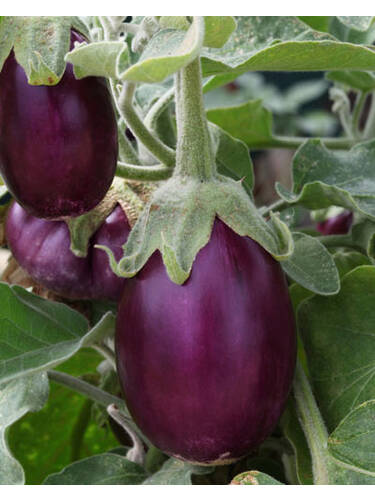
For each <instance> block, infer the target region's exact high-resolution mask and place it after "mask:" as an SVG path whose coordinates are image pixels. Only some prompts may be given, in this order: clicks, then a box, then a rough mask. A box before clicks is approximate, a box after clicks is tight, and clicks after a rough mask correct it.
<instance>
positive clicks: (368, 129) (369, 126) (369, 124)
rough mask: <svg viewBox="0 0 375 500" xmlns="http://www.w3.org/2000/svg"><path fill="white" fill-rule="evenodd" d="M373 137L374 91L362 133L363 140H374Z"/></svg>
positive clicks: (374, 129) (374, 120) (374, 124)
mask: <svg viewBox="0 0 375 500" xmlns="http://www.w3.org/2000/svg"><path fill="white" fill-rule="evenodd" d="M374 137H375V91H374V92H372V93H371V106H370V110H369V114H368V117H367V121H366V125H365V130H364V132H363V138H364V139H374Z"/></svg>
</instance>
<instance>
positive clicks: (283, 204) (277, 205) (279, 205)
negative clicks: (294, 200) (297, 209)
mask: <svg viewBox="0 0 375 500" xmlns="http://www.w3.org/2000/svg"><path fill="white" fill-rule="evenodd" d="M289 206H290V204H289V203H288V202H287V201H285V200H282V199H280V200H277V201H275V202H274V203H272V204H271V205H268V207H261V208H260V209H259V212H260V214H261V215H264V216H267V215H269V214H270V213H271V212H281V210H284V209H285V208H288V207H289Z"/></svg>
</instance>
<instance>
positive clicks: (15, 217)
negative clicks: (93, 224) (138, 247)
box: [5, 202, 130, 301]
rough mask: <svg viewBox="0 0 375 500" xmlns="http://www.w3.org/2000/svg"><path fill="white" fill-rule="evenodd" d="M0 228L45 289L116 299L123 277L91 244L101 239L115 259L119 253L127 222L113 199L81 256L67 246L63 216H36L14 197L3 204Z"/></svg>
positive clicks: (66, 294)
mask: <svg viewBox="0 0 375 500" xmlns="http://www.w3.org/2000/svg"><path fill="white" fill-rule="evenodd" d="M5 232H6V238H7V241H8V245H9V247H10V249H11V250H12V253H13V256H14V258H15V259H16V260H17V262H18V263H19V265H20V266H21V267H22V268H23V269H25V270H26V271H27V272H28V273H29V274H30V276H31V277H32V278H33V279H34V280H35V281H36V282H37V283H40V284H41V285H43V286H45V287H46V288H48V289H49V290H52V291H53V292H55V293H58V294H60V295H62V296H64V297H68V298H74V299H96V300H112V301H118V300H119V299H120V296H121V293H122V290H123V287H124V282H125V280H124V278H119V277H118V276H116V275H115V274H114V273H113V272H112V270H111V268H110V266H109V262H108V258H107V256H106V254H105V252H103V250H99V249H96V248H94V245H96V244H98V245H106V246H108V247H109V248H110V249H111V250H112V251H113V253H114V255H115V256H116V258H117V259H120V257H121V256H122V254H123V250H122V245H123V244H124V243H125V242H126V240H127V237H128V234H129V232H130V226H129V223H128V219H127V217H126V215H125V213H124V211H123V210H122V208H121V207H120V206H119V205H117V206H116V207H115V209H114V210H113V212H112V213H111V214H110V215H109V216H108V217H107V218H106V220H105V221H104V222H103V224H102V225H101V226H100V228H99V229H98V230H97V231H96V233H95V234H94V235H93V236H92V238H91V241H90V247H89V251H88V255H87V257H84V258H80V257H76V256H75V255H74V254H73V253H72V252H71V250H70V248H69V247H70V235H69V230H68V227H67V225H66V224H65V222H63V221H49V220H45V219H37V218H36V217H34V216H33V215H30V214H28V213H27V212H26V210H24V209H23V208H22V207H21V206H20V205H19V204H18V203H16V202H14V203H13V204H12V206H11V207H10V209H9V212H8V215H7V220H6V227H5Z"/></svg>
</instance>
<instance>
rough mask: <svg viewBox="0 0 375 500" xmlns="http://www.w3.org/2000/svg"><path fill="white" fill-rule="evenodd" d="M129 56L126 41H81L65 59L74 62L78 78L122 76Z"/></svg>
mask: <svg viewBox="0 0 375 500" xmlns="http://www.w3.org/2000/svg"><path fill="white" fill-rule="evenodd" d="M128 58H129V53H128V46H127V45H126V44H125V43H124V42H93V43H90V44H87V43H81V44H80V45H78V46H77V47H75V48H74V49H73V50H72V51H71V52H68V54H66V56H65V60H66V61H67V62H70V63H72V64H73V66H74V75H75V76H76V78H85V77H86V76H104V77H107V78H115V79H117V78H120V75H121V74H122V73H123V71H124V70H125V68H126V66H127V64H128Z"/></svg>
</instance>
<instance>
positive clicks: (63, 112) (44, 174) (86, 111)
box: [0, 31, 118, 219]
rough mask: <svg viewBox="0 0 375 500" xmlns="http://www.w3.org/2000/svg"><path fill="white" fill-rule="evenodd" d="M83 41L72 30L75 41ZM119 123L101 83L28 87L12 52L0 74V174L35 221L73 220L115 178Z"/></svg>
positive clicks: (69, 75)
mask: <svg viewBox="0 0 375 500" xmlns="http://www.w3.org/2000/svg"><path fill="white" fill-rule="evenodd" d="M76 41H78V42H82V41H84V38H83V36H82V35H80V34H78V33H77V32H75V31H72V32H71V48H73V46H74V42H76ZM117 154H118V140H117V123H116V116H115V112H114V108H113V104H112V97H111V94H110V91H109V89H108V85H107V82H106V80H105V79H104V78H98V77H87V78H83V79H81V80H77V79H76V78H75V76H74V73H73V66H72V65H71V64H70V63H68V64H67V65H66V70H65V73H64V75H63V77H62V79H61V80H60V82H59V83H58V84H57V85H54V86H46V85H40V86H35V85H29V84H28V83H27V77H26V74H25V72H24V70H23V68H22V67H21V66H20V65H19V64H18V63H17V61H16V59H15V56H14V53H13V51H12V52H11V54H10V55H9V56H8V58H7V59H6V61H5V63H4V66H3V68H2V70H1V72H0V173H1V175H2V177H3V179H4V181H5V183H6V185H7V187H8V189H9V191H11V193H12V195H13V196H14V198H15V199H16V200H17V201H18V202H19V203H20V204H21V205H22V206H23V207H24V208H26V209H27V210H28V212H30V213H31V214H32V215H35V216H36V217H40V218H47V219H61V218H63V217H75V216H78V215H81V214H83V213H85V212H87V211H89V210H91V209H92V208H94V207H95V206H96V205H97V204H98V203H99V202H100V201H101V200H102V199H103V198H104V196H105V194H106V192H107V191H108V189H109V187H110V185H111V183H112V180H113V177H114V175H115V170H116V164H117Z"/></svg>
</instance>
